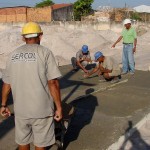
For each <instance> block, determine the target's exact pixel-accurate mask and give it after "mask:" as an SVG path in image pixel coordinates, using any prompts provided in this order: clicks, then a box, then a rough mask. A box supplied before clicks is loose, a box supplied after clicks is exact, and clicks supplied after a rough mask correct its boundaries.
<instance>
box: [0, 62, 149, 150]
mask: <svg viewBox="0 0 150 150" xmlns="http://www.w3.org/2000/svg"><path fill="white" fill-rule="evenodd" d="M60 70H61V72H62V75H63V76H62V78H61V79H60V87H61V95H62V101H63V102H66V103H68V104H71V105H73V106H74V107H75V110H76V111H75V114H74V116H73V117H72V120H71V124H70V126H69V128H68V130H67V133H66V135H65V140H64V149H66V150H107V149H109V150H117V149H122V150H129V149H132V150H148V149H150V146H149V144H150V142H149V141H150V131H149V128H150V127H149V124H150V121H149V117H148V114H149V113H150V80H149V77H150V72H148V71H147V72H146V71H136V73H135V75H130V74H127V75H124V76H122V79H121V81H120V82H119V83H110V82H99V79H98V76H97V75H96V74H95V75H93V76H92V77H90V78H87V79H84V78H83V72H82V71H81V70H78V71H77V72H73V71H72V67H71V65H67V66H63V67H60ZM0 86H1V87H0V88H2V81H1V84H0ZM8 105H9V107H10V108H11V110H12V111H13V102H12V99H11V98H10V99H9V103H8ZM143 118H144V119H143ZM141 120H142V121H141ZM14 126H15V125H14V118H13V117H10V118H8V119H3V118H2V117H1V118H0V150H16V149H17V145H16V143H15V140H14V139H15V135H14ZM133 131H134V132H133ZM119 138H122V140H120V141H118V139H119ZM117 141H118V142H117ZM115 142H117V143H115ZM113 143H115V144H113ZM112 144H113V145H112ZM111 145H112V146H111Z"/></svg>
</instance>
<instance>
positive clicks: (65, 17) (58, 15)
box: [52, 6, 73, 21]
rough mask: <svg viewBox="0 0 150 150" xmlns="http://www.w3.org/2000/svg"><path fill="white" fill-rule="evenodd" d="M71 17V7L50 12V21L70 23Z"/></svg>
mask: <svg viewBox="0 0 150 150" xmlns="http://www.w3.org/2000/svg"><path fill="white" fill-rule="evenodd" d="M72 16H73V6H67V7H63V8H60V9H55V10H53V12H52V20H54V21H71V20H72Z"/></svg>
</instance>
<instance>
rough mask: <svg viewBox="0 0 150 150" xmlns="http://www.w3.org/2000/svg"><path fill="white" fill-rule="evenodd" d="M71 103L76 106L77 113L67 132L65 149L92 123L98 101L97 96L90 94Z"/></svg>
mask: <svg viewBox="0 0 150 150" xmlns="http://www.w3.org/2000/svg"><path fill="white" fill-rule="evenodd" d="M88 92H89V91H88ZM71 105H73V106H74V107H75V108H76V113H75V115H74V117H73V118H72V122H71V124H70V126H69V128H68V131H67V133H66V136H65V143H64V149H66V148H67V146H68V145H69V143H71V142H73V141H75V140H77V138H78V136H79V134H80V132H81V130H82V129H83V128H84V127H85V126H86V125H88V124H90V123H91V120H92V117H93V114H94V112H95V108H96V107H97V106H98V101H97V98H96V97H95V96H93V95H89V96H88V97H85V98H81V99H77V100H74V101H72V102H71Z"/></svg>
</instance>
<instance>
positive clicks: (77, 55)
mask: <svg viewBox="0 0 150 150" xmlns="http://www.w3.org/2000/svg"><path fill="white" fill-rule="evenodd" d="M76 59H77V61H80V53H79V52H77V54H76Z"/></svg>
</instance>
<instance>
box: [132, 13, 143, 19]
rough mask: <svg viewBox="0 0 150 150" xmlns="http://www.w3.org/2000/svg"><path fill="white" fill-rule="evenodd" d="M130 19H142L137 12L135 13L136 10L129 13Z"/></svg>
mask: <svg viewBox="0 0 150 150" xmlns="http://www.w3.org/2000/svg"><path fill="white" fill-rule="evenodd" d="M131 19H133V20H139V21H141V20H142V19H141V17H140V15H139V13H137V12H134V13H133V14H132V15H131Z"/></svg>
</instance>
